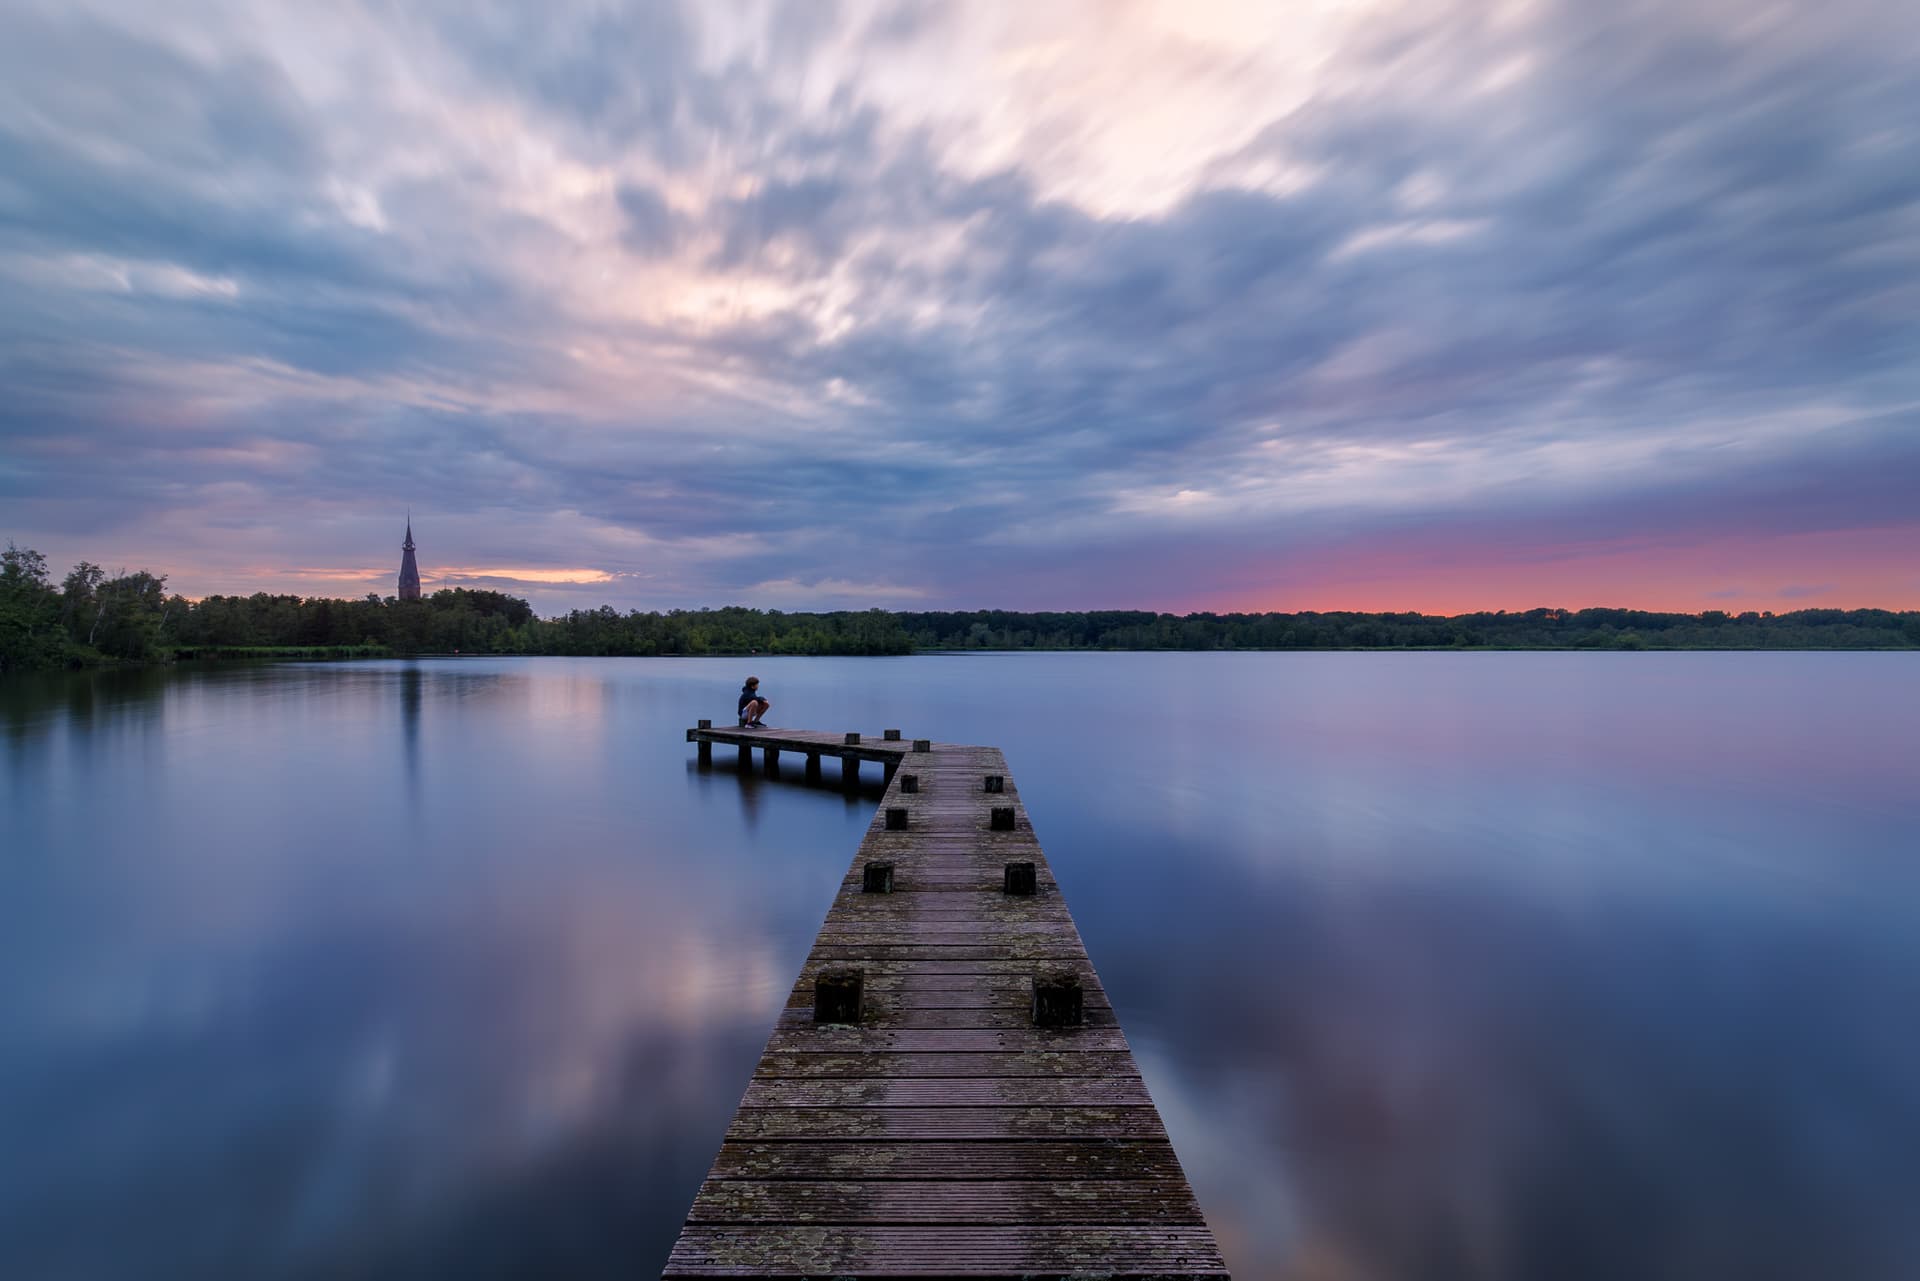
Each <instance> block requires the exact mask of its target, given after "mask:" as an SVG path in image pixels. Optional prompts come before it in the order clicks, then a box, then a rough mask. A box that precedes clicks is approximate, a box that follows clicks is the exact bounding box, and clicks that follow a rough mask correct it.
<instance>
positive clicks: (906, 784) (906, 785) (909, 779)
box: [900, 774, 920, 792]
mask: <svg viewBox="0 0 1920 1281" xmlns="http://www.w3.org/2000/svg"><path fill="white" fill-rule="evenodd" d="M900 790H901V791H903V792H917V791H919V790H920V776H919V775H918V774H902V775H901V776H900Z"/></svg>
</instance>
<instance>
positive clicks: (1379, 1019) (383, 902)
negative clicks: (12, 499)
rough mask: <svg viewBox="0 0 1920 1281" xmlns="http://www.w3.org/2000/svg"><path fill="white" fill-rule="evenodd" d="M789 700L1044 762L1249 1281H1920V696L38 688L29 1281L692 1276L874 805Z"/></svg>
mask: <svg viewBox="0 0 1920 1281" xmlns="http://www.w3.org/2000/svg"><path fill="white" fill-rule="evenodd" d="M749 672H752V673H754V674H757V675H759V676H760V677H761V679H762V682H763V689H764V690H765V691H766V692H767V694H768V695H769V696H770V697H771V698H772V700H773V703H774V709H773V711H772V713H771V714H770V715H769V717H768V721H769V723H771V724H775V725H799V726H805V727H809V728H817V729H829V730H834V729H861V730H865V731H869V732H877V731H878V730H880V729H881V728H882V727H884V726H899V727H901V728H903V729H904V730H905V731H906V733H907V736H908V737H931V738H935V739H941V740H945V741H951V742H974V743H988V744H993V745H997V746H999V747H1001V748H1003V749H1004V750H1005V752H1006V755H1007V759H1008V763H1009V765H1010V766H1011V768H1012V770H1013V772H1014V774H1015V776H1016V778H1017V779H1018V781H1019V785H1020V790H1021V793H1022V795H1023V798H1024V800H1025V802H1026V804H1027V805H1028V807H1029V809H1030V811H1031V813H1032V816H1033V820H1034V824H1035V827H1036V828H1037V830H1038V832H1039V835H1040V838H1041V841H1042V842H1043V844H1044V845H1045V848H1046V850H1047V854H1048V857H1049V858H1050V859H1051V860H1052V862H1053V866H1054V869H1055V871H1056V872H1057V874H1058V876H1059V878H1060V881H1061V883H1062V885H1063V887H1064V889H1065V892H1066V895H1067V901H1068V903H1069V904H1070V906H1071V907H1072V909H1073V912H1074V915H1075V917H1076V918H1077V920H1078V923H1079V926H1080V931H1081V934H1082V935H1083V936H1084V938H1085V940H1086V943H1087V947H1088V950H1089V952H1090V953H1091V955H1092V959H1093V963H1094V965H1095V966H1096V967H1097V968H1098V970H1099V972H1100V975H1101V977H1102V979H1103V980H1104V982H1105V984H1106V987H1107V990H1108V991H1109V993H1110V994H1111V996H1112V999H1113V1003H1114V1005H1115V1007H1116V1009H1117V1010H1118V1012H1119V1015H1120V1017H1121V1019H1122V1021H1123V1024H1124V1026H1125V1028H1126V1031H1127V1034H1128V1036H1129V1037H1130V1039H1131V1040H1132V1043H1133V1046H1134V1049H1135V1052H1136V1054H1137V1056H1138V1058H1139V1062H1140V1065H1141V1068H1142V1070H1143V1071H1144V1073H1145V1074H1146V1078H1147V1084H1148V1086H1149V1088H1150V1089H1151V1091H1152V1093H1153V1096H1154V1099H1155V1101H1156V1102H1157V1103H1158V1104H1159V1106H1160V1109H1161V1112H1162V1115H1163V1117H1164V1119H1165V1121H1166V1124H1167V1128H1168V1130H1169V1131H1170V1132H1171V1134H1172V1137H1173V1141H1174V1145H1175V1147H1176V1148H1177V1150H1178V1152H1179V1154H1180V1157H1181V1160H1182V1161H1183V1163H1184V1164H1185V1166H1186V1169H1187V1172H1188V1174H1189V1175H1190V1176H1191V1179H1192V1182H1193V1184H1194V1188H1195V1191H1196V1192H1197V1193H1198V1195H1199V1198H1200V1202H1201V1204H1202V1205H1203V1206H1204V1207H1205V1209H1206V1211H1207V1214H1208V1217H1209V1219H1210V1221H1211V1222H1212V1224H1213V1227H1214V1229H1215V1231H1216V1233H1217V1234H1218V1236H1219V1238H1220V1242H1221V1245H1222V1246H1223V1248H1224V1249H1225V1251H1226V1253H1227V1257H1228V1259H1229V1261H1230V1262H1231V1263H1232V1264H1233V1266H1234V1269H1235V1272H1236V1275H1238V1276H1239V1277H1241V1278H1242V1279H1243V1281H1257V1279H1259V1278H1268V1277H1274V1278H1297V1279H1300V1281H1376V1279H1377V1281H1419V1279H1425V1278H1434V1279H1452V1278H1494V1279H1502V1281H1504V1279H1512V1281H1539V1279H1540V1278H1555V1279H1556V1281H1564V1279H1567V1278H1575V1279H1578V1278H1609V1279H1611V1278H1622V1279H1627V1278H1630V1279H1632V1281H1652V1279H1659V1278H1676V1279H1678V1278H1687V1279H1689V1281H1693V1279H1698V1278H1719V1277H1726V1278H1735V1277H1737V1278H1740V1279H1741V1281H1766V1279H1768V1278H1796V1279H1798V1278H1809V1279H1812V1278H1820V1279H1822V1281H1825V1279H1828V1278H1832V1279H1836V1281H1837V1279H1843V1278H1844V1279H1846V1281H1881V1279H1882V1278H1884V1279H1886V1281H1894V1279H1895V1278H1912V1277H1914V1276H1916V1275H1920V1213H1916V1205H1920V661H1916V659H1915V657H1914V656H1912V655H1907V654H1891V653H1889V654H1703V653H1679V654H1671V653H1670V654H1660V653H1640V654H1632V653H1628V654H1511V653H1485V654H1384V653H1376V654H1365V653H1358V654H1236V655H1210V654H1081V655H1066V654H1019V655H997V654H986V655H954V656H923V657H914V658H905V659H846V660H841V659H754V660H751V661H743V660H724V661H723V660H692V659H658V660H646V659H606V660H571V659H552V658H535V659H444V660H429V661H420V662H391V663H361V664H333V665H327V664H313V665H282V666H258V667H241V668H228V669H214V670H179V671H159V672H138V673H124V674H108V675H77V676H71V677H69V676H61V677H56V678H50V679H40V678H7V679H0V730H4V735H3V736H0V743H3V744H4V748H3V750H4V756H3V757H0V851H3V853H0V1276H4V1277H7V1278H19V1279H20V1281H66V1279H69V1278H72V1279H81V1278H85V1279H92V1278H115V1279H117V1278H141V1279H142V1281H170V1279H172V1278H194V1279H196V1281H198V1279H202V1278H225V1277H234V1278H322V1277H328V1278H333V1277H346V1276H353V1277H378V1278H437V1277H448V1278H453V1277H458V1278H462V1279H463V1281H465V1279H471V1278H491V1277H602V1276H604V1277H621V1278H633V1277H644V1276H647V1275H649V1274H652V1273H654V1272H656V1271H657V1269H658V1268H659V1266H660V1264H661V1263H662V1262H663V1260H664V1259H665V1256H666V1253H667V1249H668V1246H669V1245H670V1244H671V1242H672V1240H673V1238H674V1236H675V1235H676V1233H677V1232H678V1228H679V1223H680V1220H681V1218H682V1216H683V1215H684V1214H685V1212H686V1209H687V1206H688V1203H689V1202H690V1201H691V1200H692V1198H693V1194H694V1190H695V1189H696V1187H697V1186H698V1185H699V1183H700V1180H701V1177H702V1175H703V1174H704V1172H705V1170H706V1168H707V1165H708V1164H709V1162H710V1161H711V1160H712V1158H713V1155H714V1153H715V1151H716V1150H717V1148H718V1146H719V1142H720V1136H721V1133H722V1131H723V1130H724V1129H725V1128H726V1124H727V1121H728V1119H729V1118H730V1117H731V1115H732V1113H733V1109H734V1106H735V1104H736V1103H737V1102H738V1099H739V1096H740V1092H741V1089H742V1087H743V1086H744V1085H745V1083H746V1080H747V1077H748V1075H749V1074H750V1072H751V1071H752V1068H753V1065H754V1062H755V1061H756V1059H757V1058H758V1057H759V1053H760V1048H761V1045H762V1043H763V1041H764V1040H765V1038H766V1035H767V1032H768V1030H769V1029H770V1027H771V1026H772V1023H773V1019H774V1015H775V1011H776V1009H777V1008H778V1007H779V1006H780V1005H781V1004H782V1002H783V1000H784V997H785V995H786V992H787V990H788V988H789V985H790V984H791V982H792V978H793V975H794V973H795V971H796V970H797V969H798V967H799V964H800V961H801V959H802V957H803V956H804V955H805V954H806V952H807V949H808V946H809V944H810V942H811V940H812V937H813V934H814V931H815V929H816V928H817V927H818V925H819V922H820V919H821V917H822V916H823V915H824V913H825V911H826V907H827V904H828V902H829V900H830V899H831V898H832V896H833V893H834V890H835V888H836V886H837V884H838V881H839V878H840V876H841V874H842V873H843V872H844V871H845V869H846V867H847V865H848V862H849V860H850V859H851V858H852V856H853V853H854V850H855V848H856V846H857V845H858V843H859V839H860V836H861V834H862V833H863V831H864V829H865V827H866V824H867V821H868V819H869V817H870V815H871V812H872V806H873V804H874V799H873V798H874V796H875V795H877V790H878V789H877V787H876V788H873V789H871V790H870V792H869V794H868V795H867V796H865V797H862V798H860V799H857V800H848V799H846V798H843V797H842V796H841V795H840V794H839V792H838V791H837V790H834V789H833V788H832V787H831V772H832V771H831V767H830V768H829V776H830V777H829V784H830V785H829V787H828V788H825V789H821V788H809V787H806V786H804V785H802V784H801V783H800V781H799V777H800V772H801V765H802V762H801V761H800V760H798V759H789V761H787V762H786V765H787V781H770V780H766V779H763V778H760V777H758V776H757V774H756V775H752V776H746V777H742V776H740V775H738V774H736V773H735V772H734V770H733V769H732V767H731V755H732V754H731V752H730V751H729V750H727V749H720V750H719V751H718V752H717V753H716V767H715V768H714V769H712V770H710V771H702V770H700V769H698V768H697V767H696V765H695V763H694V753H693V749H692V748H691V747H690V746H688V745H687V744H686V743H685V742H684V741H683V737H682V733H681V731H682V730H683V729H684V728H685V727H686V726H688V725H691V724H692V723H693V722H694V720H695V719H696V718H698V717H701V716H709V717H713V718H715V720H716V721H717V722H720V723H724V722H725V719H726V718H727V717H729V716H730V714H731V709H732V707H733V698H734V694H735V691H736V690H737V689H738V687H739V685H740V682H741V680H742V678H743V677H744V676H745V675H747V674H748V673H749ZM872 777H874V778H875V780H876V781H877V770H875V771H874V773H873V775H872Z"/></svg>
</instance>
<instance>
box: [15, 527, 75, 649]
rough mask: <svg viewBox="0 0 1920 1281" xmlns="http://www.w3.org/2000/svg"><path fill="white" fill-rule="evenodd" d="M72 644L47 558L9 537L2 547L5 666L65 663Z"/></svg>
mask: <svg viewBox="0 0 1920 1281" xmlns="http://www.w3.org/2000/svg"><path fill="white" fill-rule="evenodd" d="M70 648H71V646H70V645H69V643H68V641H67V632H66V629H65V628H64V627H62V626H61V620H60V593H59V592H58V591H56V590H55V589H54V587H53V585H52V584H50V583H49V582H48V581H47V558H46V557H44V556H42V555H41V554H40V553H39V552H36V551H34V550H32V549H31V548H25V549H23V548H19V547H15V546H14V545H13V544H12V543H8V544H7V550H6V551H5V552H0V672H19V671H33V670H38V669H45V668H55V667H65V666H66V665H67V663H68V661H69V650H70Z"/></svg>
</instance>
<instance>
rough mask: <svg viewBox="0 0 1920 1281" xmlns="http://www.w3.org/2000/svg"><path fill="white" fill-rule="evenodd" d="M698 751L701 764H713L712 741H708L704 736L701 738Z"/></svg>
mask: <svg viewBox="0 0 1920 1281" xmlns="http://www.w3.org/2000/svg"><path fill="white" fill-rule="evenodd" d="M698 751H699V753H700V763H701V764H702V765H711V764H713V744H712V743H709V742H708V741H707V740H706V739H704V738H703V739H701V740H700V746H699V748H698Z"/></svg>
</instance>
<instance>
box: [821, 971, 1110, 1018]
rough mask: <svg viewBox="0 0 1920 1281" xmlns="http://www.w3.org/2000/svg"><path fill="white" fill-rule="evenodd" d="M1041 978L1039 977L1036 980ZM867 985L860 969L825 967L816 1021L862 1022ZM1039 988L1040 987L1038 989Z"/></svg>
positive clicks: (1036, 1004) (1076, 991)
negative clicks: (863, 998) (863, 990)
mask: <svg viewBox="0 0 1920 1281" xmlns="http://www.w3.org/2000/svg"><path fill="white" fill-rule="evenodd" d="M1036 982H1037V980H1036ZM1074 983H1075V987H1074V992H1075V993H1076V994H1078V992H1079V990H1080V989H1079V986H1078V984H1079V980H1078V979H1075V980H1074ZM865 986H866V975H865V973H864V972H863V971H860V970H852V969H847V970H823V971H822V972H821V974H820V977H819V978H816V979H815V980H814V981H813V1021H814V1022H815V1023H858V1022H859V1021H860V997H861V989H862V988H864V987H865ZM1035 990H1036V991H1038V989H1037V988H1036V989H1035ZM1038 1001H1039V998H1038V997H1036V998H1035V1006H1034V1008H1035V1009H1038V1008H1039V1004H1038Z"/></svg>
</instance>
